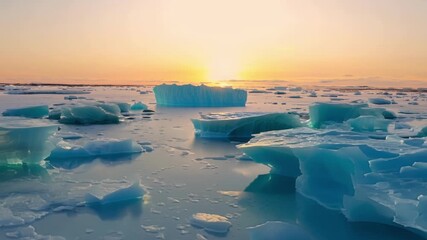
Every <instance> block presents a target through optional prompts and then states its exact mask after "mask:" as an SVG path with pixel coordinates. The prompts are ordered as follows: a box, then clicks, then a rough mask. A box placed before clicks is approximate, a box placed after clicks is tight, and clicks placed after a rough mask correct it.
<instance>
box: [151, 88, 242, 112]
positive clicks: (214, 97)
mask: <svg viewBox="0 0 427 240" xmlns="http://www.w3.org/2000/svg"><path fill="white" fill-rule="evenodd" d="M153 91H154V94H155V97H156V103H157V105H159V106H166V107H244V106H245V104H246V98H247V92H246V91H245V90H242V89H233V88H221V87H208V86H205V85H201V86H194V85H191V84H188V85H176V84H172V85H167V84H162V85H158V86H155V87H154V89H153Z"/></svg>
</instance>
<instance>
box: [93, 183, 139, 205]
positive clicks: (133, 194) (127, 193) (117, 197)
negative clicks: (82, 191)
mask: <svg viewBox="0 0 427 240" xmlns="http://www.w3.org/2000/svg"><path fill="white" fill-rule="evenodd" d="M144 193H145V191H144V189H143V188H142V186H141V185H140V183H139V182H137V183H134V184H132V185H131V186H129V187H125V188H121V189H118V190H116V191H114V192H111V193H108V194H106V195H104V196H96V195H94V194H91V193H88V194H86V196H85V200H86V204H87V205H97V204H101V205H107V204H113V203H117V202H125V201H131V200H137V199H141V198H142V197H143V196H144Z"/></svg>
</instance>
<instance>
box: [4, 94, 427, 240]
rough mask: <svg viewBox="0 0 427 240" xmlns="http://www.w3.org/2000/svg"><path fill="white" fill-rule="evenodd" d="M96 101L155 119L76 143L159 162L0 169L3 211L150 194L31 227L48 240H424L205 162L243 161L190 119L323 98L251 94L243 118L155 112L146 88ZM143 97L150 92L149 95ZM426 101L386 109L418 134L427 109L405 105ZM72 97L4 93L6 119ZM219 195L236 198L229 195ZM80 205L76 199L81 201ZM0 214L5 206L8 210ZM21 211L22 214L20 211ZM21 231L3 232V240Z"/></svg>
mask: <svg viewBox="0 0 427 240" xmlns="http://www.w3.org/2000/svg"><path fill="white" fill-rule="evenodd" d="M91 89H92V90H93V92H92V93H91V94H89V95H84V96H85V97H88V98H93V99H96V100H105V101H125V102H131V101H132V100H136V101H142V102H144V103H146V104H148V106H149V108H150V109H154V110H155V111H156V113H155V114H154V115H152V116H151V117H150V118H143V117H142V116H141V115H139V116H137V117H136V119H134V120H124V121H123V122H121V123H120V124H117V125H96V126H94V125H92V126H73V125H64V126H61V127H62V129H61V131H71V132H77V133H80V134H83V135H84V138H82V139H79V140H75V142H77V143H81V142H85V141H88V140H89V139H96V138H99V137H111V138H131V139H133V140H135V141H139V142H141V141H149V142H151V145H152V146H153V148H154V151H152V152H145V153H142V154H140V155H133V156H128V157H124V158H121V159H119V160H111V159H94V160H87V161H85V162H78V161H68V162H65V163H64V164H63V165H59V166H58V165H57V166H55V167H50V166H49V165H46V166H44V165H43V166H29V167H27V168H22V166H10V165H9V166H2V167H0V173H1V174H0V199H1V200H0V203H1V204H5V202H6V199H10V196H11V195H19V194H23V195H25V196H26V197H28V198H29V199H31V198H35V197H36V196H38V195H43V196H45V195H46V194H53V193H55V194H54V195H55V196H54V197H52V199H67V198H69V199H73V198H75V199H79V198H80V197H81V196H83V194H84V192H85V191H86V190H87V189H91V188H92V187H101V188H107V189H114V188H117V187H120V186H123V185H126V184H128V183H129V182H133V181H135V180H140V182H141V184H143V185H144V186H145V187H146V189H147V190H148V193H147V194H146V195H145V196H144V198H143V200H141V201H129V202H126V203H122V204H118V205H114V206H107V207H97V208H91V207H76V208H74V209H73V210H71V211H61V212H52V211H50V210H49V211H48V212H49V214H47V215H46V216H44V217H42V218H41V219H38V220H35V221H34V222H32V223H31V225H32V226H34V227H35V229H36V232H37V233H38V234H42V235H58V236H63V237H65V238H66V239H157V238H160V239H161V238H162V237H164V238H165V239H196V234H198V233H199V234H202V235H204V236H205V237H206V238H208V239H248V231H247V230H246V227H250V226H255V225H258V224H262V223H264V222H265V221H273V220H279V221H284V222H289V223H295V224H298V225H300V226H301V227H302V228H304V229H305V230H307V231H308V232H309V233H310V234H311V235H313V236H314V237H315V239H328V240H331V239H391V240H394V239H396V240H397V239H414V240H417V239H422V238H421V237H419V236H417V235H416V234H414V233H412V232H410V231H407V230H404V229H401V228H397V227H392V226H386V225H381V224H374V223H351V222H348V221H347V220H346V219H345V217H344V216H343V215H341V214H340V213H339V212H336V211H331V210H327V209H325V208H323V207H321V206H320V205H318V204H317V203H315V202H313V201H311V200H309V199H306V198H304V197H303V196H301V195H299V194H297V193H295V191H294V182H293V181H292V180H291V179H287V178H284V177H280V176H276V175H270V174H269V170H270V169H269V168H268V167H266V166H264V165H260V164H257V163H254V162H251V161H239V160H237V159H235V158H229V159H227V160H213V159H206V158H207V157H223V156H224V155H227V154H231V155H235V156H238V155H239V154H241V152H240V151H239V150H238V149H237V148H236V145H237V144H238V142H233V141H231V142H230V141H219V140H207V139H197V138H195V137H194V131H193V126H192V123H191V121H190V119H191V118H196V117H198V115H199V112H204V113H207V112H224V111H227V112H228V111H248V112H255V111H269V112H270V111H297V112H299V113H306V112H307V106H308V105H309V104H310V103H311V102H313V101H328V100H329V97H321V95H322V94H331V92H323V90H319V91H318V96H319V97H317V98H309V97H306V96H307V95H308V94H309V93H302V92H292V93H288V94H287V95H288V96H290V95H301V96H302V97H303V98H301V99H294V98H289V97H288V96H287V95H274V94H273V93H268V94H249V99H248V104H247V106H246V107H244V108H158V107H157V108H156V106H155V104H154V102H155V101H154V96H153V94H151V93H150V94H143V95H142V94H139V93H138V92H137V91H136V90H137V89H138V88H133V89H132V88H125V87H91ZM141 89H143V88H141ZM336 93H339V94H344V95H343V96H340V97H341V98H344V99H345V100H343V102H349V101H352V100H356V99H367V98H368V97H371V96H378V95H377V94H378V92H377V91H374V90H367V91H364V92H363V93H362V96H355V95H353V93H352V92H344V93H343V92H336ZM416 96H419V93H408V95H407V96H402V97H403V98H401V99H396V100H397V101H398V103H399V104H397V105H387V106H386V107H387V108H388V109H390V110H393V111H395V112H399V111H400V110H402V109H405V110H407V109H410V110H411V111H413V112H417V114H410V115H409V114H407V115H405V114H401V115H402V116H404V118H402V119H401V120H399V121H402V122H409V123H411V124H412V125H415V126H423V125H424V126H425V125H427V122H426V118H425V116H426V115H427V112H426V111H425V106H426V101H425V98H420V99H421V100H419V103H420V104H419V105H408V104H407V101H406V99H412V98H414V97H416ZM63 97H64V96H63V95H6V94H1V93H0V111H4V110H5V109H6V108H8V107H20V106H28V105H36V104H49V105H50V106H51V105H52V104H54V103H64V102H69V101H68V100H64V99H63ZM220 191H231V192H227V193H221V192H220ZM76 196H77V197H76ZM1 204H0V205H1ZM15 207H16V206H15ZM197 212H205V213H213V214H220V215H223V216H227V217H229V219H230V220H229V221H230V222H231V223H232V227H231V229H230V231H229V232H228V234H220V235H218V234H210V233H207V232H205V231H204V230H203V229H199V228H195V227H192V226H190V225H189V219H190V218H191V216H192V214H194V213H197ZM141 225H144V226H147V225H156V226H159V227H164V230H161V231H159V232H156V233H150V232H146V231H145V230H144V229H143V228H142V227H141ZM14 229H15V228H14V227H2V228H0V239H8V238H7V237H6V236H5V233H6V232H10V231H13V230H14Z"/></svg>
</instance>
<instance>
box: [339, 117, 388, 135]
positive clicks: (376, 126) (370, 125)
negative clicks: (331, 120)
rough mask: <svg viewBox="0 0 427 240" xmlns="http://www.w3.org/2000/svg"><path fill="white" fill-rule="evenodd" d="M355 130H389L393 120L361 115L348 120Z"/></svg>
mask: <svg viewBox="0 0 427 240" xmlns="http://www.w3.org/2000/svg"><path fill="white" fill-rule="evenodd" d="M347 122H348V123H349V124H350V126H351V128H352V130H353V131H357V132H374V131H384V132H387V129H388V126H389V125H390V123H391V121H390V120H387V119H383V118H378V117H374V116H360V117H357V118H354V119H350V120H348V121H347Z"/></svg>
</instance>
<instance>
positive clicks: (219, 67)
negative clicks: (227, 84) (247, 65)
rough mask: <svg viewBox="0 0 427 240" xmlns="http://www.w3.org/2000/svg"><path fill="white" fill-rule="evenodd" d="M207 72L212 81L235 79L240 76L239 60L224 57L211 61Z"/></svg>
mask: <svg viewBox="0 0 427 240" xmlns="http://www.w3.org/2000/svg"><path fill="white" fill-rule="evenodd" d="M207 72H208V74H207V75H208V76H207V78H208V80H210V81H221V80H233V79H238V78H239V74H240V67H239V64H237V62H235V61H232V60H230V59H226V58H224V59H221V60H218V61H214V62H211V64H209V66H208V69H207Z"/></svg>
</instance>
